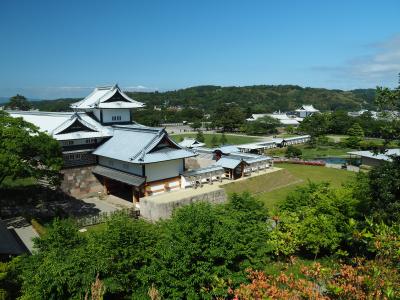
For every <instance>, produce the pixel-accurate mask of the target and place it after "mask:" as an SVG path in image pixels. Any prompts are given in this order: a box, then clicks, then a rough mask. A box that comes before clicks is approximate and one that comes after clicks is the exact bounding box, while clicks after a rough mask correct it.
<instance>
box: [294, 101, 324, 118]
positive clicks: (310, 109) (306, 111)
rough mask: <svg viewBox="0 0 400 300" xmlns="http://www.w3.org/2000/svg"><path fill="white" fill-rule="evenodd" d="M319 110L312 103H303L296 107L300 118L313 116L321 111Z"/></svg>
mask: <svg viewBox="0 0 400 300" xmlns="http://www.w3.org/2000/svg"><path fill="white" fill-rule="evenodd" d="M319 112H320V111H319V110H318V109H316V108H315V107H314V106H312V105H304V104H303V105H302V106H301V107H300V108H299V109H296V114H297V115H298V117H300V118H306V117H308V116H311V115H313V114H315V113H319Z"/></svg>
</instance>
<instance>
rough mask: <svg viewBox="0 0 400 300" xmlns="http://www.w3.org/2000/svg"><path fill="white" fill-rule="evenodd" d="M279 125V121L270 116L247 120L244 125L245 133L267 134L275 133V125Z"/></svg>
mask: <svg viewBox="0 0 400 300" xmlns="http://www.w3.org/2000/svg"><path fill="white" fill-rule="evenodd" d="M279 126H280V122H279V121H278V120H276V119H274V118H271V117H270V116H265V117H262V118H259V119H257V120H255V121H251V122H247V123H246V125H245V131H246V133H247V134H268V133H276V132H277V127H279Z"/></svg>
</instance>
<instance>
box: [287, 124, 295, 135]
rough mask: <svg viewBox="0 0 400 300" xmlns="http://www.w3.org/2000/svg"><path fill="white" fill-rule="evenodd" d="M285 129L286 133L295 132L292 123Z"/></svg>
mask: <svg viewBox="0 0 400 300" xmlns="http://www.w3.org/2000/svg"><path fill="white" fill-rule="evenodd" d="M285 130H286V133H288V134H293V133H294V132H295V128H294V127H293V126H292V125H289V126H287V127H286V128H285Z"/></svg>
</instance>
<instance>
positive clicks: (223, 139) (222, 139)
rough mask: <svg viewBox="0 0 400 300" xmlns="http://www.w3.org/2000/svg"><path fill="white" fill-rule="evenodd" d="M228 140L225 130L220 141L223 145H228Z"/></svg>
mask: <svg viewBox="0 0 400 300" xmlns="http://www.w3.org/2000/svg"><path fill="white" fill-rule="evenodd" d="M227 142H228V139H227V138H226V135H225V132H223V133H222V134H221V137H220V139H219V143H220V144H221V145H226V143H227Z"/></svg>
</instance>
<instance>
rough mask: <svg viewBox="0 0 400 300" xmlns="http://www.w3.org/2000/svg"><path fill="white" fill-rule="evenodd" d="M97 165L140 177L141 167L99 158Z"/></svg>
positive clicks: (102, 157)
mask: <svg viewBox="0 0 400 300" xmlns="http://www.w3.org/2000/svg"><path fill="white" fill-rule="evenodd" d="M99 165H102V166H105V167H109V168H112V169H116V170H120V171H123V172H127V173H131V174H135V175H139V176H142V165H139V164H132V163H128V162H125V161H121V160H116V159H112V158H108V157H104V156H99Z"/></svg>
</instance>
